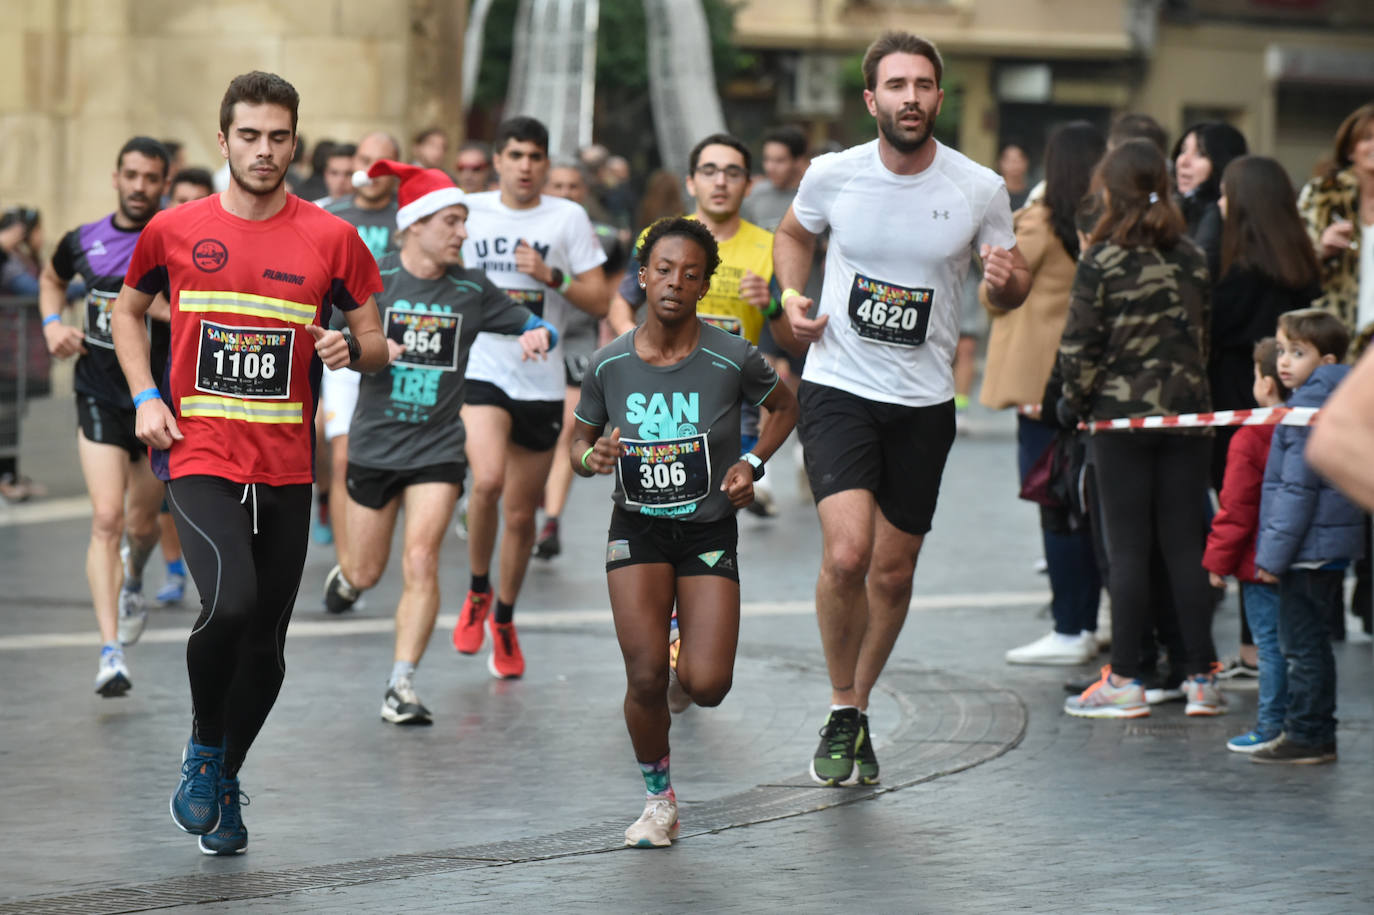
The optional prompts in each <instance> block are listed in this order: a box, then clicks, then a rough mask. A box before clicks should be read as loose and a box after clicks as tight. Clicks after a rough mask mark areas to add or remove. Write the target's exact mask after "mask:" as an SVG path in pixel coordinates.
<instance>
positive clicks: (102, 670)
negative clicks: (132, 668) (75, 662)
mask: <svg viewBox="0 0 1374 915" xmlns="http://www.w3.org/2000/svg"><path fill="white" fill-rule="evenodd" d="M132 688H133V683H132V682H131V681H130V680H129V667H128V665H126V664H125V663H124V652H122V651H120V650H119V649H117V648H110V649H102V650H101V652H100V666H99V667H97V668H96V671H95V691H96V692H97V693H99V694H100V695H102V696H104V697H105V698H106V699H113V698H114V697H116V696H122V695H124V694H125V693H127V692H128V691H129V690H130V689H132Z"/></svg>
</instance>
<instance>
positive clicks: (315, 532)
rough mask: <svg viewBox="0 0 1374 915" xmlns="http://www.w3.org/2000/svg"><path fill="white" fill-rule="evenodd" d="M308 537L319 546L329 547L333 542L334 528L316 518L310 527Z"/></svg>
mask: <svg viewBox="0 0 1374 915" xmlns="http://www.w3.org/2000/svg"><path fill="white" fill-rule="evenodd" d="M310 536H311V538H312V539H313V540H314V541H315V542H316V543H318V544H319V545H320V546H329V545H330V544H331V543H333V542H334V526H333V525H331V524H330V523H329V522H328V521H321V520H320V519H319V518H316V519H315V521H314V522H313V523H312V524H311V525H310Z"/></svg>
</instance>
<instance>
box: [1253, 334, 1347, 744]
mask: <svg viewBox="0 0 1374 915" xmlns="http://www.w3.org/2000/svg"><path fill="white" fill-rule="evenodd" d="M1349 343H1350V332H1349V331H1348V330H1347V329H1346V327H1345V325H1344V324H1343V323H1342V322H1341V321H1340V320H1339V319H1338V318H1337V317H1336V316H1335V315H1332V314H1331V313H1330V312H1326V311H1321V310H1318V309H1315V308H1305V309H1302V310H1299V311H1290V312H1287V313H1285V314H1283V315H1281V316H1280V317H1279V331H1278V345H1279V358H1278V369H1279V380H1280V381H1281V382H1283V384H1284V385H1285V386H1287V387H1288V388H1289V389H1290V390H1292V392H1293V396H1292V397H1290V398H1289V401H1288V402H1289V405H1290V406H1294V407H1320V406H1321V405H1322V404H1323V403H1325V402H1326V399H1327V398H1328V397H1329V396H1331V392H1332V391H1334V390H1335V388H1336V386H1337V385H1338V384H1339V383H1340V381H1341V379H1343V378H1344V377H1345V375H1346V374H1347V373H1348V372H1349V371H1350V368H1349V366H1345V365H1340V364H1339V363H1340V361H1341V360H1342V359H1344V358H1345V351H1346V348H1347V347H1348V346H1349ZM1309 431H1310V430H1309V429H1308V428H1307V427H1305V426H1281V427H1279V428H1278V429H1276V430H1275V431H1274V441H1273V444H1272V445H1271V446H1270V449H1269V463H1268V465H1267V466H1266V467H1265V470H1264V494H1263V497H1262V499H1261V501H1260V531H1259V541H1258V544H1257V545H1256V548H1255V574H1256V576H1257V577H1259V579H1260V580H1261V581H1265V582H1268V583H1270V584H1277V585H1278V589H1279V646H1280V647H1281V648H1282V649H1283V657H1284V660H1285V661H1286V662H1287V664H1288V713H1287V715H1286V717H1285V719H1284V724H1283V736H1282V737H1281V738H1280V739H1279V741H1278V742H1277V743H1275V744H1274V745H1273V746H1271V747H1268V748H1266V749H1263V750H1257V751H1255V752H1254V753H1252V754H1250V758H1251V759H1252V760H1254V761H1255V762H1262V763H1297V764H1315V763H1326V762H1335V760H1336V658H1335V655H1334V654H1332V651H1331V631H1330V628H1329V625H1328V623H1327V620H1328V619H1329V618H1330V615H1331V608H1332V607H1333V606H1334V607H1337V608H1339V607H1340V605H1341V601H1342V599H1343V595H1342V593H1341V589H1342V583H1343V581H1344V579H1345V569H1346V567H1347V566H1349V564H1350V561H1351V560H1352V559H1359V558H1360V556H1361V555H1363V552H1364V515H1363V514H1362V513H1361V511H1360V509H1359V508H1357V507H1356V506H1355V505H1354V503H1352V502H1351V501H1350V500H1349V499H1347V498H1346V497H1345V496H1344V495H1342V494H1341V492H1340V491H1339V490H1337V489H1336V488H1335V487H1333V486H1332V485H1331V484H1330V483H1327V482H1326V481H1324V480H1323V479H1322V478H1321V477H1319V476H1318V475H1317V472H1316V471H1315V470H1313V469H1312V467H1311V465H1309V464H1308V463H1307V460H1306V458H1305V457H1304V455H1303V450H1304V448H1305V446H1306V445H1307V436H1308V433H1309Z"/></svg>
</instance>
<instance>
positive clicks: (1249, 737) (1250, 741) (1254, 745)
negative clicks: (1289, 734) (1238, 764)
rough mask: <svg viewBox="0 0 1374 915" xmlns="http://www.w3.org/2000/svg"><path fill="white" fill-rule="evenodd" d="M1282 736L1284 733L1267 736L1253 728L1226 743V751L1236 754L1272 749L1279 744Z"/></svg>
mask: <svg viewBox="0 0 1374 915" xmlns="http://www.w3.org/2000/svg"><path fill="white" fill-rule="evenodd" d="M1282 736H1283V732H1282V731H1275V732H1274V733H1272V734H1265V733H1262V732H1261V731H1260V730H1259V729H1258V728H1251V729H1250V730H1248V731H1246V732H1245V733H1244V734H1241V735H1240V736H1239V737H1232V738H1231V739H1230V740H1228V741H1226V749H1228V750H1231V751H1232V752H1235V753H1256V752H1258V751H1260V750H1266V749H1268V748H1269V747H1272V746H1273V745H1274V744H1276V743H1278V742H1279V738H1280V737H1282Z"/></svg>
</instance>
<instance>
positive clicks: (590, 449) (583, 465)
mask: <svg viewBox="0 0 1374 915" xmlns="http://www.w3.org/2000/svg"><path fill="white" fill-rule="evenodd" d="M595 450H596V446H595V445H592V446H591V447H590V448H588V449H587V450H586V451H584V452H582V469H583V470H591V468H590V467H588V466H587V455H589V454H591V453H592V452H593V451H595Z"/></svg>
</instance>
